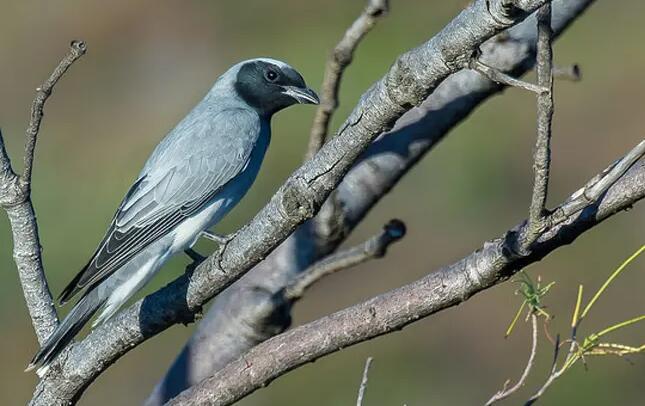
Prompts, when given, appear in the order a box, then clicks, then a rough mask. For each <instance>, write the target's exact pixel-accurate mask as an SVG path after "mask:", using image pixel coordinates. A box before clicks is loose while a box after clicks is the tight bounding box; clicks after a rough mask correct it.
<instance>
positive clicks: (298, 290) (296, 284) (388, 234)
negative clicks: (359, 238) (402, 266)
mask: <svg viewBox="0 0 645 406" xmlns="http://www.w3.org/2000/svg"><path fill="white" fill-rule="evenodd" d="M405 232H406V230H405V224H404V223H403V222H402V221H400V220H390V222H389V223H387V224H386V225H385V226H384V227H383V230H382V231H381V232H380V233H379V234H377V235H375V236H374V237H372V238H370V239H369V240H367V241H365V242H364V243H363V244H360V245H358V246H356V247H352V248H349V249H346V250H344V251H340V252H337V253H335V254H332V255H330V256H328V257H326V258H323V259H321V260H320V261H318V262H317V263H315V264H313V265H312V266H311V267H309V268H308V269H307V270H305V271H304V272H303V273H302V274H300V275H299V276H298V277H297V278H296V279H295V280H294V281H293V282H292V283H291V284H290V285H289V286H287V287H286V288H284V290H283V291H282V292H281V295H282V297H284V298H285V299H286V300H289V301H295V300H298V299H300V298H301V297H302V295H303V294H304V292H305V291H306V290H307V288H309V287H310V286H311V285H313V284H314V283H315V282H317V281H319V280H320V279H322V278H323V277H324V276H326V275H329V274H332V273H334V272H338V271H342V270H344V269H347V268H350V267H353V266H356V265H358V264H361V263H363V262H366V261H368V260H370V259H373V258H381V257H383V256H384V255H385V253H386V251H387V249H388V247H389V246H390V244H392V243H394V242H396V241H398V240H400V239H401V238H403V236H405Z"/></svg>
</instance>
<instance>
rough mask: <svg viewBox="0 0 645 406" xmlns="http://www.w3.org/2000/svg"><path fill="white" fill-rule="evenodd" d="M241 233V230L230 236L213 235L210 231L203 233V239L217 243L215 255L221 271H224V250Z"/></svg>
mask: <svg viewBox="0 0 645 406" xmlns="http://www.w3.org/2000/svg"><path fill="white" fill-rule="evenodd" d="M239 232H240V230H237V231H234V232H232V233H230V234H226V235H220V234H215V233H212V232H210V231H208V230H204V231H202V237H204V238H206V239H208V240H211V241H215V242H216V243H217V252H216V253H215V254H214V255H215V256H216V257H217V263H218V264H219V268H220V269H222V264H221V261H222V254H223V253H224V249H226V246H227V245H228V243H229V242H230V241H231V240H232V239H233V238H235V236H236V235H238V233H239Z"/></svg>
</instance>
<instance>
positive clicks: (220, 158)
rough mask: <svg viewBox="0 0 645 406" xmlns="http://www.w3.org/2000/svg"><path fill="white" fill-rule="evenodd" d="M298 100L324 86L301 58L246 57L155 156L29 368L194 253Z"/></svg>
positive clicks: (67, 292) (248, 180) (309, 99)
mask: <svg viewBox="0 0 645 406" xmlns="http://www.w3.org/2000/svg"><path fill="white" fill-rule="evenodd" d="M297 103H307V104H318V103H319V99H318V96H317V95H316V93H315V92H314V91H313V90H311V89H309V88H308V87H307V85H306V84H305V81H304V79H303V78H302V76H301V75H300V74H299V73H298V72H297V71H296V70H295V69H294V68H292V67H291V66H289V65H287V64H286V63H284V62H280V61H277V60H274V59H269V58H258V59H251V60H248V61H244V62H240V63H238V64H237V65H234V66H233V67H231V68H230V69H229V70H228V71H227V72H226V73H224V74H223V75H222V76H221V77H220V78H219V79H218V80H217V81H216V82H215V84H214V85H213V87H212V88H211V90H210V91H209V92H208V93H207V94H206V96H205V97H204V99H203V100H202V101H201V102H200V103H199V104H197V106H195V108H193V110H192V111H191V112H190V113H189V114H188V115H187V116H186V117H185V118H184V119H183V120H182V121H181V122H180V123H179V124H178V125H177V126H176V127H175V128H174V129H173V130H172V131H170V133H168V135H167V136H166V137H165V138H164V139H163V141H161V143H160V144H159V145H158V146H157V147H156V148H155V150H154V152H153V153H152V155H151V156H150V158H148V161H147V162H146V164H145V166H144V167H143V170H142V171H141V173H140V174H139V176H138V178H137V180H136V181H135V182H134V184H133V185H132V187H131V188H130V190H129V191H128V193H127V194H126V196H125V198H124V199H123V201H122V202H121V204H120V206H119V208H118V209H117V212H116V214H115V215H114V218H113V219H112V222H111V223H110V226H109V228H108V230H107V233H106V234H105V237H104V238H103V241H102V242H101V243H100V244H99V246H98V248H97V249H96V252H95V253H94V255H93V256H92V258H91V259H90V261H89V263H88V264H87V265H86V266H85V267H84V268H83V269H82V270H81V271H80V272H79V273H78V275H76V277H74V279H73V280H72V281H71V282H70V283H69V285H68V286H67V287H66V288H65V289H64V290H63V292H62V293H61V295H60V297H59V301H60V303H61V304H65V303H66V302H67V301H69V300H70V299H71V298H72V297H73V296H74V295H75V294H77V293H78V292H80V291H83V295H82V297H81V299H80V300H79V301H78V302H77V303H76V305H75V306H74V307H73V308H72V310H71V311H70V312H69V314H68V315H67V316H66V317H65V319H64V320H63V321H62V322H61V323H60V325H59V326H58V327H57V328H56V330H55V331H54V332H53V333H52V335H51V336H50V337H49V338H48V339H47V341H46V342H45V343H44V344H43V345H42V347H41V348H40V350H39V351H38V352H37V353H36V355H35V356H34V358H33V360H32V361H31V363H30V364H29V366H28V367H27V370H30V369H33V368H35V367H39V368H38V374H39V375H41V376H42V375H43V374H45V373H46V371H47V368H48V366H49V364H50V363H51V362H52V360H54V359H55V358H56V356H57V355H58V354H59V353H60V352H61V351H62V350H63V348H65V346H66V345H67V344H68V343H69V342H70V341H71V340H72V339H73V338H74V336H75V335H76V334H77V333H78V332H79V331H80V330H81V328H82V327H83V326H84V325H85V324H86V323H87V322H88V321H89V319H90V318H91V317H92V316H93V315H94V314H95V313H96V312H97V311H98V310H99V309H100V308H102V309H103V310H102V312H101V314H100V315H99V316H98V317H97V319H96V321H95V322H94V324H93V326H96V325H97V324H99V323H102V322H104V321H105V320H107V319H109V318H110V317H111V316H113V315H114V314H115V312H116V311H117V310H118V309H119V308H120V307H121V305H123V303H125V302H126V301H127V300H128V299H129V298H130V297H131V296H132V295H133V294H134V293H136V292H137V291H138V290H139V289H141V287H143V286H144V285H145V284H146V283H147V282H148V281H149V280H150V279H151V278H152V276H153V275H154V274H155V273H156V272H157V271H158V270H159V269H160V268H161V266H162V265H163V264H164V263H165V262H166V261H167V260H168V259H169V258H170V257H172V256H173V255H175V254H177V253H179V252H187V253H191V247H192V246H193V244H195V242H196V241H197V239H198V238H199V237H200V236H206V237H210V238H211V239H217V238H216V236H215V235H213V234H211V233H209V232H208V229H209V228H211V227H213V226H214V225H215V224H216V223H218V222H219V221H220V220H221V219H222V218H223V217H224V216H225V215H226V214H227V213H228V212H229V211H230V210H231V209H232V208H233V207H234V206H235V205H236V204H237V203H238V202H239V201H240V199H242V197H243V196H244V195H245V194H246V192H247V191H248V190H249V188H250V187H251V184H252V183H253V181H254V180H255V178H256V176H257V174H258V171H259V170H260V165H261V163H262V160H263V159H264V154H265V152H266V150H267V147H268V145H269V140H270V138H271V128H270V121H271V117H272V116H273V114H275V113H276V112H278V111H280V110H282V109H284V108H286V107H289V106H291V105H293V104H297Z"/></svg>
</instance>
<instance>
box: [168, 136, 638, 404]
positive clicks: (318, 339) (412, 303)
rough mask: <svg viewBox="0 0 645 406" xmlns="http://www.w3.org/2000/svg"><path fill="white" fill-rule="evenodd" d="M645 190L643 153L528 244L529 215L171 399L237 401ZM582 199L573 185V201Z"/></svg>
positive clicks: (487, 278)
mask: <svg viewBox="0 0 645 406" xmlns="http://www.w3.org/2000/svg"><path fill="white" fill-rule="evenodd" d="M643 144H645V142H644V143H643ZM641 156H642V154H641ZM605 172H607V171H605ZM607 176H609V177H610V178H611V176H610V175H607ZM596 183H597V180H596V182H594V180H592V182H591V183H590V184H589V185H587V186H586V187H585V188H584V190H588V189H590V188H591V187H592V185H593V184H596ZM644 197H645V158H641V159H640V160H639V161H638V162H636V163H635V164H634V165H633V166H632V167H631V169H629V170H628V171H627V172H626V173H625V174H624V176H622V177H621V178H620V179H619V180H618V181H617V182H616V183H614V184H613V186H611V187H610V188H609V189H608V190H606V191H605V193H604V194H603V196H602V198H601V199H600V200H599V201H597V202H594V203H590V204H589V205H587V206H586V207H585V208H584V209H583V210H582V211H580V212H577V213H575V214H573V215H571V216H570V217H568V218H567V219H566V220H564V221H562V222H559V223H557V224H556V225H555V226H554V227H553V228H551V229H549V230H548V231H547V232H545V233H544V234H542V235H541V236H540V237H539V238H538V239H537V241H535V243H534V244H532V245H528V244H526V242H525V241H523V240H524V239H525V238H526V235H527V231H526V228H527V224H528V223H527V221H525V222H523V223H522V224H519V225H517V226H516V227H514V228H513V229H511V230H509V231H508V232H506V233H505V234H504V235H503V236H501V237H499V238H496V239H494V240H491V241H488V242H486V243H485V244H484V245H483V246H482V247H481V248H480V249H478V250H477V251H475V252H473V253H471V254H470V255H468V256H467V257H465V258H463V259H461V260H460V261H458V262H456V263H454V264H452V265H449V266H446V267H444V268H441V269H439V270H437V271H435V272H432V273H430V274H428V275H427V276H425V277H424V278H422V279H420V280H418V281H416V282H413V283H411V284H409V285H406V286H403V287H400V288H398V289H395V290H393V291H390V292H388V293H385V294H383V295H380V296H377V297H374V298H372V299H370V300H368V301H366V302H363V303H361V304H358V305H355V306H352V307H349V308H347V309H344V310H341V311H339V312H336V313H334V314H331V315H329V316H327V317H324V318H322V319H319V320H316V321H314V322H311V323H308V324H306V325H303V326H300V327H297V328H294V329H293V330H290V331H287V332H285V333H283V334H280V335H279V336H277V337H274V338H271V339H269V340H267V341H265V342H263V343H261V344H259V345H257V346H256V347H254V348H252V349H251V350H250V351H249V352H247V353H246V354H244V355H243V356H241V357H240V358H238V359H237V360H235V361H233V362H231V363H229V364H228V365H227V366H226V367H224V368H222V369H220V370H219V371H218V372H216V373H215V374H214V375H212V376H211V377H209V378H207V379H205V380H203V381H201V382H200V383H199V384H197V385H195V386H192V387H191V388H189V389H187V390H186V391H184V392H182V393H181V394H180V395H179V396H177V397H176V398H174V399H172V400H171V401H169V402H168V404H169V405H175V406H178V405H229V404H231V403H234V402H236V401H237V400H240V399H242V398H243V397H245V396H247V395H249V394H250V393H252V392H254V391H255V390H257V389H259V388H261V387H265V386H266V385H268V384H269V383H270V382H271V381H272V380H274V379H275V378H277V377H279V376H281V375H283V374H285V373H287V372H289V371H291V370H293V369H295V368H298V367H300V366H302V365H304V364H307V363H309V362H312V361H315V360H316V359H318V358H321V357H323V356H325V355H327V354H330V353H333V352H336V351H339V350H340V349H342V348H346V347H348V346H350V345H354V344H357V343H360V342H363V341H366V340H369V339H371V338H374V337H377V336H380V335H383V334H387V333H390V332H393V331H397V330H400V329H402V328H403V327H405V326H406V325H408V324H410V323H413V322H415V321H418V320H419V319H421V318H424V317H427V316H429V315H431V314H433V313H436V312H438V311H441V310H444V309H446V308H448V307H452V306H455V305H458V304H459V303H462V302H464V301H466V300H468V299H469V298H470V297H472V296H473V295H474V294H476V293H478V292H481V291H482V290H485V289H488V288H490V287H492V286H494V285H496V284H498V283H500V282H503V281H506V280H508V279H509V278H510V277H511V276H512V275H513V274H515V273H516V272H518V271H519V270H521V269H523V268H525V267H526V266H528V265H530V264H532V263H535V262H537V261H539V260H541V259H542V258H544V257H545V256H546V255H548V254H549V253H550V252H552V251H553V250H555V249H557V248H559V247H561V246H564V245H567V244H570V243H571V242H573V241H574V240H575V239H576V238H577V237H578V236H579V235H581V234H582V233H584V232H585V231H586V230H588V229H590V228H592V227H594V226H596V225H597V224H598V223H600V222H602V221H603V220H605V219H606V218H608V217H610V216H612V215H614V214H616V213H617V212H619V211H621V210H625V209H629V208H631V207H632V206H633V205H634V204H635V203H636V202H638V201H639V200H641V199H643V198H644ZM578 198H579V194H578V192H576V193H574V194H573V195H572V196H571V198H570V200H576V199H578ZM565 204H566V202H565ZM547 220H550V216H547ZM550 222H551V223H554V221H550ZM520 246H521V247H525V246H528V247H529V248H528V249H527V253H526V254H525V255H518V254H517V253H516V251H515V249H514V248H515V247H520Z"/></svg>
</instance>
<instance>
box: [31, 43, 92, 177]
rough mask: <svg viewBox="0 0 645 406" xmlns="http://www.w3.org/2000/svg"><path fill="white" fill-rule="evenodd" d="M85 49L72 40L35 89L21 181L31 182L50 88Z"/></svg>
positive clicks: (83, 45)
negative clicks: (64, 53)
mask: <svg viewBox="0 0 645 406" xmlns="http://www.w3.org/2000/svg"><path fill="white" fill-rule="evenodd" d="M86 51H87V46H86V45H85V42H83V41H72V43H71V44H70V50H69V53H68V54H67V55H65V57H64V58H63V59H62V60H61V61H60V63H59V64H58V66H57V67H56V69H54V71H53V72H52V73H51V75H50V76H49V78H48V79H47V80H46V81H45V83H43V84H42V86H40V87H38V88H37V89H36V98H35V99H34V102H33V104H32V105H31V116H30V117H31V118H30V120H29V126H27V131H26V142H25V157H24V172H23V174H22V182H23V183H26V184H28V185H29V184H31V173H32V170H33V166H34V153H35V150H36V140H37V139H38V132H39V131H40V123H41V122H42V120H43V114H44V112H43V109H44V108H45V102H46V101H47V99H48V98H49V96H50V95H51V93H52V90H54V86H56V83H58V81H59V80H60V78H62V77H63V75H64V74H65V72H67V70H68V69H69V68H70V66H72V64H73V63H74V62H76V61H77V60H78V59H79V58H80V57H81V56H83V55H85V52H86Z"/></svg>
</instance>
